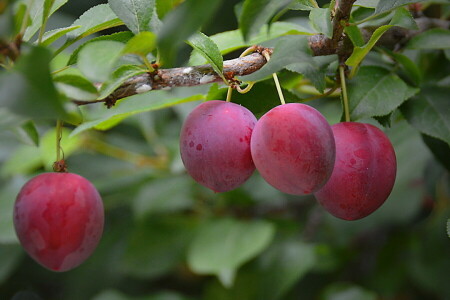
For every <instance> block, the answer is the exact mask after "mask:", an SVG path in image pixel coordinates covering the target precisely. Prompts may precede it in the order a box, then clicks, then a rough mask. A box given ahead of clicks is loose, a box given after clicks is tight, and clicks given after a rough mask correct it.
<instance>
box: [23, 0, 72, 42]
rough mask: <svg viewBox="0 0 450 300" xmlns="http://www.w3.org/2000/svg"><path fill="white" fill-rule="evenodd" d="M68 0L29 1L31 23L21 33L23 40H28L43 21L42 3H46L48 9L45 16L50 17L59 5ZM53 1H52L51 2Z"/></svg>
mask: <svg viewBox="0 0 450 300" xmlns="http://www.w3.org/2000/svg"><path fill="white" fill-rule="evenodd" d="M67 1H68V0H54V1H48V0H33V1H30V3H31V6H30V10H29V11H30V18H31V25H30V26H28V27H27V29H26V30H25V33H24V35H23V39H24V41H29V40H30V39H31V38H32V37H33V35H34V34H35V33H36V32H37V31H38V30H39V28H41V26H42V24H43V21H44V4H45V5H46V9H47V10H48V14H47V16H46V18H48V17H50V16H51V15H52V14H53V13H54V12H55V11H56V10H58V9H59V8H60V7H61V6H63V5H64V4H66V3H67ZM51 2H53V3H51ZM49 4H52V5H51V9H49V7H48V5H49Z"/></svg>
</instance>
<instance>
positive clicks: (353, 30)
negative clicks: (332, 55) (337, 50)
mask: <svg viewBox="0 0 450 300" xmlns="http://www.w3.org/2000/svg"><path fill="white" fill-rule="evenodd" d="M344 30H345V34H346V35H347V36H348V37H349V38H350V40H351V41H352V43H353V45H354V46H356V47H362V46H363V45H364V37H363V35H362V33H361V30H359V28H358V26H356V25H351V26H345V28H344Z"/></svg>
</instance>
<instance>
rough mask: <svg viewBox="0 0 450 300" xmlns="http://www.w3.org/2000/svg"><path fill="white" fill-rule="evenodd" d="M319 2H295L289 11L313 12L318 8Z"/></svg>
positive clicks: (301, 0)
mask: <svg viewBox="0 0 450 300" xmlns="http://www.w3.org/2000/svg"><path fill="white" fill-rule="evenodd" d="M318 7H319V6H318V5H317V2H316V1H315V0H313V1H311V0H294V1H293V2H292V3H291V4H290V5H289V9H292V10H312V9H313V8H318Z"/></svg>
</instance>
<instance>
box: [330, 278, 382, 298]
mask: <svg viewBox="0 0 450 300" xmlns="http://www.w3.org/2000/svg"><path fill="white" fill-rule="evenodd" d="M322 299H324V300H340V299H346V300H376V299H377V295H376V294H375V293H374V292H371V291H368V290H365V289H363V288H361V287H359V286H356V285H351V284H348V283H340V282H338V283H333V284H331V285H330V286H328V287H327V288H326V289H325V291H324V292H323V297H322Z"/></svg>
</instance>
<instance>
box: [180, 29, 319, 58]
mask: <svg viewBox="0 0 450 300" xmlns="http://www.w3.org/2000/svg"><path fill="white" fill-rule="evenodd" d="M289 34H292V35H294V34H306V35H309V34H312V33H311V32H309V31H308V30H307V29H305V28H303V27H301V26H299V25H297V24H294V23H287V22H275V23H273V24H271V25H270V28H269V26H268V25H264V26H263V27H262V28H261V30H260V32H259V33H258V34H257V35H255V36H254V37H253V38H251V39H250V40H249V41H248V42H245V41H244V38H243V37H242V32H241V31H240V30H232V31H225V32H221V33H218V34H215V35H212V36H210V37H209V38H210V39H211V40H212V41H213V42H214V43H215V44H216V45H217V47H218V48H219V50H220V53H221V54H222V55H225V54H228V53H230V52H232V51H235V50H237V49H239V48H243V47H249V46H251V45H259V44H261V43H262V42H264V41H268V40H272V39H274V38H277V37H280V36H282V35H289ZM205 62H206V61H205V59H204V57H203V56H202V55H201V54H200V53H198V52H197V51H193V52H192V56H191V59H190V60H189V64H190V65H191V66H194V65H200V64H203V63H205Z"/></svg>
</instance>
